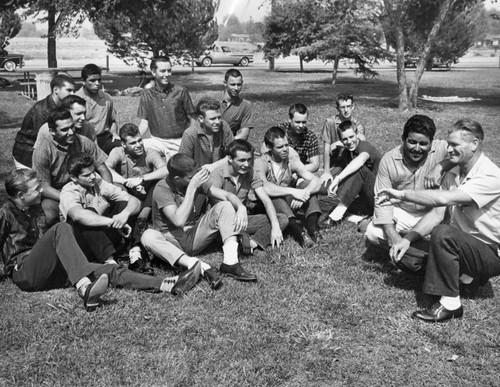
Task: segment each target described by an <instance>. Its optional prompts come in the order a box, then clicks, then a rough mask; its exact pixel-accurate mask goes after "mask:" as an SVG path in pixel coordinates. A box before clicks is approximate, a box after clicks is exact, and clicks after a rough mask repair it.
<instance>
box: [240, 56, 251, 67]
mask: <svg viewBox="0 0 500 387" xmlns="http://www.w3.org/2000/svg"><path fill="white" fill-rule="evenodd" d="M248 63H250V61H249V60H248V58H247V57H243V58H241V60H240V66H243V67H247V66H248Z"/></svg>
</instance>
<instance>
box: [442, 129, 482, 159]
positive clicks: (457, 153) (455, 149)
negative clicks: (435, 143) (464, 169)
mask: <svg viewBox="0 0 500 387" xmlns="http://www.w3.org/2000/svg"><path fill="white" fill-rule="evenodd" d="M447 141H448V148H447V150H448V154H449V156H450V161H451V162H452V163H453V164H455V165H465V164H466V163H467V162H468V161H469V160H470V159H471V158H472V157H473V156H474V153H475V151H476V149H477V147H478V142H477V140H474V137H473V136H472V135H470V134H469V133H467V132H464V131H462V130H455V131H453V132H451V133H450V134H448V139H447Z"/></svg>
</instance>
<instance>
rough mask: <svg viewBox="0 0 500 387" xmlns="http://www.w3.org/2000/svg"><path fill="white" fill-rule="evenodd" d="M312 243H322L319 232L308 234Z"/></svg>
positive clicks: (321, 236)
mask: <svg viewBox="0 0 500 387" xmlns="http://www.w3.org/2000/svg"><path fill="white" fill-rule="evenodd" d="M309 235H310V236H311V239H312V240H313V242H314V243H320V242H322V241H323V235H321V233H320V232H319V231H314V232H313V233H312V234H309Z"/></svg>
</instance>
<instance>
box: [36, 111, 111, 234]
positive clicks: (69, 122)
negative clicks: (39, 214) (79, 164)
mask: <svg viewBox="0 0 500 387" xmlns="http://www.w3.org/2000/svg"><path fill="white" fill-rule="evenodd" d="M47 122H48V125H49V129H50V133H51V135H52V140H51V141H46V142H42V143H41V144H40V146H37V148H35V150H34V151H33V169H34V170H35V171H36V173H37V175H38V178H39V179H40V182H41V184H42V188H43V193H42V197H43V199H42V207H43V210H44V211H45V214H46V215H47V223H48V224H49V225H53V224H54V223H56V222H57V221H58V219H59V195H60V190H61V189H62V187H63V186H64V185H65V184H66V183H67V182H69V180H70V179H69V173H68V168H67V163H68V159H69V158H70V157H71V156H72V155H74V154H77V153H87V154H89V155H91V156H92V159H93V161H94V166H95V168H96V170H97V172H98V173H99V174H100V175H101V177H102V178H103V179H104V180H106V181H108V182H110V183H112V182H113V180H112V178H111V173H110V172H109V169H108V167H106V164H104V162H105V161H106V157H107V156H106V154H105V153H104V152H103V151H102V150H101V149H99V147H98V146H97V144H96V143H95V142H93V141H90V140H89V139H88V138H86V137H83V136H80V135H79V134H75V128H74V123H73V118H72V117H71V113H70V112H69V111H67V110H66V109H63V108H57V109H55V110H53V111H51V112H50V114H49V118H48V121H47Z"/></svg>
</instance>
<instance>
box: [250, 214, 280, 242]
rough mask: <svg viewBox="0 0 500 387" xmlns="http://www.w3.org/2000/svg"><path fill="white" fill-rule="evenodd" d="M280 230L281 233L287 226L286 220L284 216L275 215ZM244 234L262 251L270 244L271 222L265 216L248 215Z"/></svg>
mask: <svg viewBox="0 0 500 387" xmlns="http://www.w3.org/2000/svg"><path fill="white" fill-rule="evenodd" d="M276 215H277V217H278V223H279V225H280V230H281V231H283V230H284V229H285V227H286V226H287V225H288V218H287V216H286V215H284V214H276ZM246 232H247V234H248V235H250V237H251V238H252V239H253V240H254V241H255V242H257V244H258V245H259V247H260V248H261V249H262V250H264V249H265V248H266V246H269V245H270V244H271V222H270V221H269V218H268V217H267V215H266V214H256V215H248V225H247V229H246Z"/></svg>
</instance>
